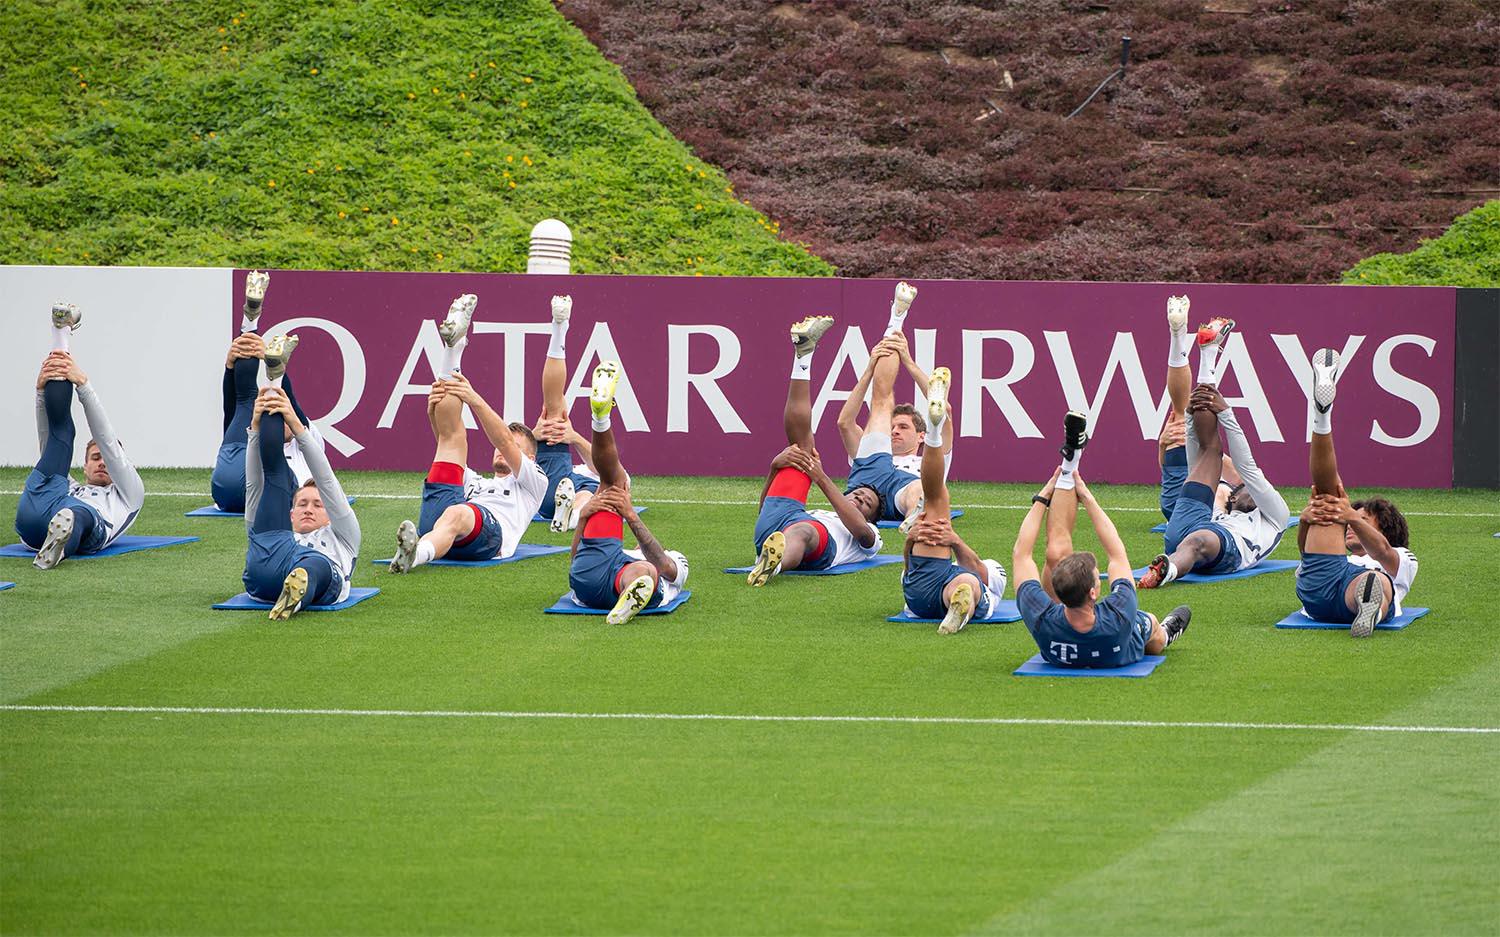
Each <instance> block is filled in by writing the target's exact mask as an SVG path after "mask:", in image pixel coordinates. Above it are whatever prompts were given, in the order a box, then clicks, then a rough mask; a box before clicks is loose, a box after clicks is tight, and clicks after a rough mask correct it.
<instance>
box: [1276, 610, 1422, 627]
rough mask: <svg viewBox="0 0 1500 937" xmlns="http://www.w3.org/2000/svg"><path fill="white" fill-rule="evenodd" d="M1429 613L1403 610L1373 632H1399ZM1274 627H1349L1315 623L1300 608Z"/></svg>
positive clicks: (1323, 622) (1322, 622) (1346, 625)
mask: <svg viewBox="0 0 1500 937" xmlns="http://www.w3.org/2000/svg"><path fill="white" fill-rule="evenodd" d="M1429 611H1431V609H1426V608H1416V607H1411V608H1403V609H1402V610H1401V614H1399V615H1397V616H1396V617H1395V618H1392V619H1391V620H1390V621H1387V622H1382V623H1380V624H1378V625H1376V626H1375V630H1376V631H1400V630H1401V629H1402V628H1405V627H1406V626H1407V625H1409V624H1411V623H1412V622H1414V621H1416V620H1417V619H1418V618H1421V617H1422V616H1423V615H1426V614H1427V613H1428V612H1429ZM1276 627H1278V628H1300V629H1303V630H1308V631H1348V630H1349V625H1348V624H1347V623H1345V624H1342V625H1339V624H1334V623H1332V622H1327V621H1317V620H1316V619H1312V618H1308V617H1307V615H1306V613H1304V612H1303V611H1302V609H1300V608H1299V609H1297V610H1296V611H1295V612H1292V613H1291V614H1290V615H1288V616H1286V617H1285V618H1283V619H1282V620H1281V621H1278V622H1277V623H1276Z"/></svg>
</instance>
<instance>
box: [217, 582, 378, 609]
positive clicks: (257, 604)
mask: <svg viewBox="0 0 1500 937" xmlns="http://www.w3.org/2000/svg"><path fill="white" fill-rule="evenodd" d="M379 594H380V590H379V589H373V588H368V589H367V588H357V587H356V588H351V589H350V590H349V597H348V598H347V599H345V600H344V601H342V602H340V603H338V604H337V605H304V606H303V607H302V611H304V612H341V611H343V610H344V609H346V608H349V607H350V606H353V605H358V604H359V603H361V602H363V601H364V600H365V599H368V598H370V597H371V596H373V595H379ZM274 604H276V603H274V602H262V601H261V600H260V599H256V598H252V597H251V596H250V593H248V592H241V593H240V594H239V595H237V596H235V597H234V598H232V599H226V600H224V601H223V602H215V603H214V605H213V607H214V608H216V609H219V610H220V611H232V612H266V611H270V609H271V606H272V605H274Z"/></svg>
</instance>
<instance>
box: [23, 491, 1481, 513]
mask: <svg viewBox="0 0 1500 937" xmlns="http://www.w3.org/2000/svg"><path fill="white" fill-rule="evenodd" d="M20 493H21V492H20V491H16V490H4V491H0V495H19V494H20ZM147 494H149V495H151V496H153V497H157V498H202V499H203V500H204V501H207V500H208V493H207V492H204V491H155V490H150V491H147ZM346 494H348V495H349V496H350V497H352V498H355V499H360V498H364V499H366V500H369V501H420V500H421V499H422V494H421V492H419V491H413V492H412V493H411V494H409V495H391V494H371V493H367V492H359V491H347V492H346ZM641 503H642V504H646V505H651V504H694V505H710V506H715V507H726V506H727V507H746V506H749V507H754V506H755V505H757V504H759V503H760V502H759V501H757V500H755V499H747V500H744V501H715V500H703V499H695V498H653V497H651V496H649V495H642V496H641ZM962 507H963V508H964V509H965V510H968V509H969V508H975V509H977V510H990V511H1029V510H1031V505H1030V504H1029V503H1027V504H973V503H969V502H965V503H964V504H963V505H962ZM1109 510H1110V511H1138V512H1144V513H1149V514H1157V513H1160V511H1161V509H1160V508H1141V507H1120V506H1118V505H1116V506H1112V507H1110V508H1109ZM1404 513H1405V514H1406V516H1407V517H1500V512H1497V513H1493V514H1492V513H1486V512H1478V513H1474V512H1466V511H1406V512H1404Z"/></svg>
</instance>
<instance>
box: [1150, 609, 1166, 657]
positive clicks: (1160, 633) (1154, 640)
mask: <svg viewBox="0 0 1500 937" xmlns="http://www.w3.org/2000/svg"><path fill="white" fill-rule="evenodd" d="M1146 617H1147V618H1149V619H1151V637H1149V638H1147V639H1146V653H1147V654H1160V653H1161V652H1162V651H1163V650H1165V649H1166V647H1167V631H1166V629H1165V628H1163V627H1162V626H1161V622H1160V621H1158V620H1157V618H1156V616H1155V615H1153V614H1151V613H1150V612H1147V613H1146Z"/></svg>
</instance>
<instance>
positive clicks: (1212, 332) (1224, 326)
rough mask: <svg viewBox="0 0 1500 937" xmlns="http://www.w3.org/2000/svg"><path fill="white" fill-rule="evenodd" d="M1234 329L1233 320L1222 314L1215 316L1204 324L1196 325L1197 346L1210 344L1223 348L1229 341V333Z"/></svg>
mask: <svg viewBox="0 0 1500 937" xmlns="http://www.w3.org/2000/svg"><path fill="white" fill-rule="evenodd" d="M1233 331H1234V320H1233V319H1230V318H1226V317H1224V316H1215V317H1214V318H1212V319H1210V320H1208V323H1207V324H1206V325H1200V326H1198V348H1199V349H1200V350H1201V349H1204V348H1207V347H1209V346H1210V345H1215V346H1217V347H1218V348H1219V349H1220V350H1223V348H1224V346H1225V345H1226V344H1227V343H1228V342H1229V335H1230V333H1232V332H1233Z"/></svg>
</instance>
